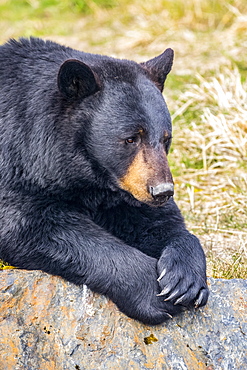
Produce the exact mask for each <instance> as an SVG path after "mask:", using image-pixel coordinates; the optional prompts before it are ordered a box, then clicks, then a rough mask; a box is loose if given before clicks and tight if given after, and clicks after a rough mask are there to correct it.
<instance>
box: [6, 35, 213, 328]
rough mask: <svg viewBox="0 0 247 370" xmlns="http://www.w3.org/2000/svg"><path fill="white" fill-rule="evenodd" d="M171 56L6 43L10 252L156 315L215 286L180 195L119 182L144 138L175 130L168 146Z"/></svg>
mask: <svg viewBox="0 0 247 370" xmlns="http://www.w3.org/2000/svg"><path fill="white" fill-rule="evenodd" d="M172 57H173V53H172V51H171V50H170V49H168V50H167V51H166V52H165V53H164V54H163V56H161V58H159V57H156V58H154V59H153V60H151V61H149V62H147V63H146V64H145V63H144V64H142V65H138V64H137V63H135V62H131V61H127V60H117V59H113V58H109V57H105V56H100V55H92V54H87V53H83V52H79V51H76V50H73V49H70V48H67V47H63V46H60V45H58V44H56V43H53V42H44V41H42V40H40V39H34V38H31V39H30V40H26V39H21V40H20V41H14V40H11V41H10V42H9V43H7V44H5V45H3V46H1V47H0V165H1V169H0V186H1V190H0V199H1V207H0V222H1V224H0V258H2V259H4V260H5V261H8V262H9V263H11V264H12V265H14V266H16V267H19V268H25V269H41V270H43V271H46V272H48V273H51V274H54V275H60V276H62V277H63V278H65V279H67V280H69V281H71V282H73V283H75V284H87V286H88V287H89V288H90V289H92V290H93V291H95V292H98V293H102V294H104V295H106V296H108V297H109V298H110V299H112V301H113V302H115V303H116V304H117V306H118V307H119V309H120V310H121V311H123V312H124V313H125V314H126V315H128V316H130V317H132V318H135V319H137V320H140V321H142V322H144V323H147V324H159V323H162V322H163V321H164V320H166V319H167V318H168V317H169V315H174V314H177V313H179V312H181V311H182V310H183V308H184V307H191V306H193V305H197V306H202V305H204V304H206V301H207V297H208V289H207V285H206V273H205V271H206V267H205V256H204V253H203V250H202V248H201V246H200V243H199V241H198V239H197V238H196V237H195V236H193V235H191V234H190V233H189V232H188V231H187V230H186V228H185V225H184V221H183V218H182V216H181V214H180V211H179V209H178V208H177V206H176V204H175V203H174V201H173V199H172V198H170V199H169V200H168V201H167V202H166V203H165V204H164V205H161V204H160V205H159V206H156V205H157V204H150V202H141V201H138V200H137V199H135V198H134V197H133V196H132V195H131V194H130V193H129V192H128V191H125V190H123V189H122V188H121V187H120V186H119V179H121V178H123V176H124V175H125V174H126V173H127V171H128V169H129V167H130V166H131V163H132V162H133V160H134V158H135V156H136V154H137V152H138V150H139V149H138V145H139V144H138V141H137V139H136V138H138V140H139V141H140V140H141V145H142V148H144V150H146V148H149V150H156V153H158V152H159V153H161V146H163V142H161V141H162V138H163V136H164V133H165V135H166V137H168V139H166V140H165V141H164V145H165V151H166V152H168V149H169V146H170V141H171V121H170V115H169V112H168V109H167V107H166V104H165V102H164V99H163V97H162V94H161V92H160V91H159V90H162V89H163V84H164V81H165V79H166V76H167V73H169V71H170V69H171V64H172ZM162 58H163V59H162ZM162 60H163V62H164V63H165V64H166V65H165V66H162ZM166 60H167V61H166ZM157 87H158V88H157ZM140 130H141V132H144V134H143V137H142V139H140V136H138V135H139V132H140ZM128 138H133V145H132V144H130V145H129V144H127V143H128V142H129V143H131V142H132V139H131V140H129V141H126V139H128ZM162 155H163V154H162ZM167 171H168V170H167V169H165V170H164V171H163V172H167ZM162 176H163V175H162ZM151 203H152V202H151ZM164 269H166V270H165V272H164V276H163V277H162V278H161V279H159V282H158V281H157V279H158V277H159V275H160V274H161V273H162V271H164ZM164 288H165V289H164ZM161 290H163V295H161V296H157V294H159V293H160V292H161ZM164 299H167V300H166V301H164ZM174 303H175V304H174Z"/></svg>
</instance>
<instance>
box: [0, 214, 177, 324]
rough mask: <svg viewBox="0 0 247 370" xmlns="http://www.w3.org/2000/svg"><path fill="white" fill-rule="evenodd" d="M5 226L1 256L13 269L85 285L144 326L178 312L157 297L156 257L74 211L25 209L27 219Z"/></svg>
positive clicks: (161, 320)
mask: <svg viewBox="0 0 247 370" xmlns="http://www.w3.org/2000/svg"><path fill="white" fill-rule="evenodd" d="M33 208H34V207H33ZM32 212H33V213H32ZM9 227H10V229H9V230H8V233H6V235H5V238H3V239H2V241H1V245H0V256H1V258H3V259H4V260H6V261H8V262H9V263H11V264H12V265H14V266H16V267H19V268H24V269H32V270H33V269H40V270H43V271H45V272H48V273H51V274H55V275H60V276H62V277H63V278H65V279H67V280H69V281H71V282H73V283H75V284H86V285H87V286H88V287H89V288H91V289H92V290H93V291H95V292H98V293H102V294H105V295H106V296H108V297H109V298H110V299H112V301H113V302H115V303H116V304H117V306H118V307H119V309H120V310H121V311H122V312H124V313H125V314H126V315H128V316H130V317H132V318H134V319H137V320H140V321H142V322H144V323H147V324H151V325H152V324H153V325H155V324H159V323H162V322H163V321H165V320H166V319H167V318H169V317H170V316H171V315H173V314H176V313H178V312H180V311H181V309H182V308H181V306H180V305H179V306H174V305H172V304H171V303H170V302H164V299H163V297H159V296H158V293H159V292H160V288H159V284H158V282H157V278H158V274H157V260H156V259H155V258H152V257H150V256H147V255H146V254H144V253H142V252H141V251H139V250H137V249H135V248H133V247H130V246H128V245H127V244H125V243H124V242H122V241H121V240H119V239H118V238H116V237H114V236H112V235H111V234H109V233H107V232H106V231H105V230H104V229H102V228H101V227H99V226H98V225H96V224H94V223H93V222H92V221H91V220H90V219H87V218H86V217H85V216H84V215H82V214H80V213H78V212H72V211H63V210H61V208H60V207H56V208H55V207H54V208H52V207H49V208H48V207H47V209H45V210H40V209H39V214H38V213H37V209H34V210H33V211H32V207H29V214H28V216H27V214H26V215H25V217H22V218H21V219H20V220H19V221H18V222H16V220H15V224H13V225H10V224H9Z"/></svg>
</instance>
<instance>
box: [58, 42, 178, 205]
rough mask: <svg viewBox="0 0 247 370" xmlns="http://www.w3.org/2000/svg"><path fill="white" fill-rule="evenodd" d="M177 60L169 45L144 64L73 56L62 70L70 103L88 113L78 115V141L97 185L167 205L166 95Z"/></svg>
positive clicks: (169, 179)
mask: <svg viewBox="0 0 247 370" xmlns="http://www.w3.org/2000/svg"><path fill="white" fill-rule="evenodd" d="M172 62H173V51H172V50H171V49H167V50H166V51H165V52H164V53H163V54H161V55H159V56H158V57H156V58H154V59H151V60H149V61H148V62H145V63H141V64H137V63H135V62H130V61H127V60H117V59H113V58H105V59H104V57H100V58H99V60H98V59H97V58H96V59H93V58H92V59H91V60H90V58H89V60H88V61H87V63H84V62H82V61H80V60H76V59H69V60H66V61H65V62H64V63H63V64H62V65H61V67H60V70H59V73H58V88H59V91H60V93H61V95H62V96H63V99H64V101H65V102H66V106H68V107H71V110H72V109H74V108H72V107H80V109H77V111H78V112H81V113H83V114H81V115H79V114H77V115H75V118H74V119H76V120H77V126H78V130H77V131H76V132H75V134H74V142H75V145H77V147H80V146H81V153H82V155H83V156H84V158H85V157H86V158H87V161H90V163H91V168H93V171H94V175H95V178H96V179H97V183H101V184H104V186H107V187H110V188H111V189H113V190H117V191H119V190H120V191H124V192H127V193H128V194H131V195H132V196H133V197H134V198H135V199H137V200H138V201H141V202H144V203H147V204H150V205H158V206H159V205H162V204H164V203H165V202H166V201H167V200H168V199H169V198H170V197H171V196H172V195H173V179H172V175H171V172H170V169H169V165H168V161H167V155H168V151H169V147H170V145H171V138H172V136H171V135H172V126H171V118H170V114H169V111H168V109H167V106H166V103H165V101H164V98H163V96H162V91H163V87H164V82H165V80H166V77H167V74H168V73H169V72H170V70H171V67H172ZM82 117H83V118H82ZM80 120H81V121H82V122H81V123H80ZM80 125H81V127H80ZM71 165H73V164H71ZM99 174H100V175H99ZM102 179H103V180H102ZM101 186H103V185H101Z"/></svg>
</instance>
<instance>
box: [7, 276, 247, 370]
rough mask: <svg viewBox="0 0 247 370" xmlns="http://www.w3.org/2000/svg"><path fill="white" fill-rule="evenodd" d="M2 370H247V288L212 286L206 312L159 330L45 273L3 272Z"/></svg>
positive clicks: (229, 283) (243, 284) (242, 284)
mask: <svg viewBox="0 0 247 370" xmlns="http://www.w3.org/2000/svg"><path fill="white" fill-rule="evenodd" d="M0 276H1V283H0V302H1V303H0V369H1V370H67V369H68V370H73V369H77V370H91V369H94V370H101V369H102V370H103V369H104V370H105V369H107V370H111V369H112V370H129V369H130V370H140V369H141V370H142V369H145V370H146V369H155V370H161V369H163V370H202V369H208V370H213V369H214V370H221V369H222V370H236V369H239V370H246V369H247V293H246V292H247V290H246V288H247V281H246V280H214V279H209V285H210V290H211V294H210V298H209V302H208V305H207V306H206V307H204V308H202V309H198V310H196V311H191V312H185V313H184V314H183V315H181V316H179V317H176V318H174V319H172V320H170V321H168V322H167V323H165V324H163V325H160V326H154V327H150V326H146V325H143V324H141V323H139V322H136V321H134V320H131V319H129V318H127V317H126V316H125V315H123V314H122V313H121V312H119V311H118V309H117V308H116V306H115V305H114V304H113V303H112V302H110V301H109V300H107V299H106V298H105V297H102V296H99V295H97V294H93V293H91V292H90V291H89V290H88V289H87V288H86V287H85V286H84V287H77V286H74V285H72V284H70V283H68V282H65V281H64V280H62V279H61V278H59V277H54V276H50V275H47V274H45V273H42V272H40V271H23V270H4V271H1V272H0Z"/></svg>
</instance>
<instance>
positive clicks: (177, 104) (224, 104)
mask: <svg viewBox="0 0 247 370" xmlns="http://www.w3.org/2000/svg"><path fill="white" fill-rule="evenodd" d="M0 26H1V34H0V41H1V42H4V41H6V40H7V39H8V38H10V37H20V36H30V35H33V36H41V37H45V38H47V39H52V40H55V41H58V42H62V43H64V44H66V45H69V46H72V47H75V48H78V49H81V50H84V51H89V52H95V53H102V54H109V55H113V56H117V57H123V58H131V59H135V60H136V61H143V60H146V59H148V58H150V57H153V56H155V55H157V54H159V53H161V52H162V51H163V50H164V49H165V48H167V47H172V48H173V49H174V50H175V63H174V68H173V71H172V73H171V75H170V76H169V78H168V80H167V85H166V89H165V96H166V99H167V102H168V105H169V108H170V111H171V113H172V116H173V122H174V135H173V136H174V141H173V146H172V150H171V154H170V156H169V160H170V164H171V167H172V170H173V174H174V177H175V183H176V200H177V202H178V204H179V206H180V208H181V209H182V211H183V214H184V216H185V219H186V222H187V224H188V227H189V229H190V230H192V231H193V232H194V233H196V234H197V235H198V236H199V237H200V238H201V241H202V243H203V246H204V249H205V251H206V253H207V258H208V275H210V276H214V277H226V278H232V277H243V278H247V267H246V266H247V207H246V204H247V93H246V91H247V80H246V77H247V62H246V55H247V36H246V35H247V3H246V0H228V1H227V0H222V1H219V0H218V1H216V0H189V1H184V0H153V1H149V0H143V1H141V2H140V1H138V0H132V1H130V0H89V1H80V0H74V1H72V0H64V1H59V0H42V1H38V0H29V1H20V0H0Z"/></svg>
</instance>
